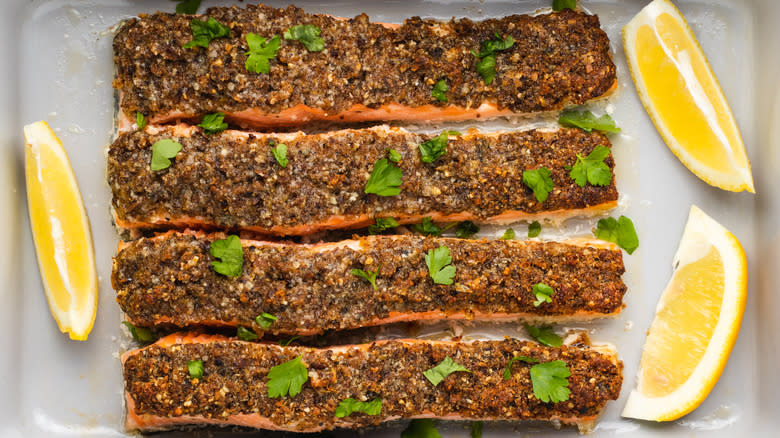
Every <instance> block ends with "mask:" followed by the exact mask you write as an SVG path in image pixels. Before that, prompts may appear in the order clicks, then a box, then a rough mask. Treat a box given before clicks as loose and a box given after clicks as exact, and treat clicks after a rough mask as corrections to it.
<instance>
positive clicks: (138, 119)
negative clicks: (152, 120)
mask: <svg viewBox="0 0 780 438" xmlns="http://www.w3.org/2000/svg"><path fill="white" fill-rule="evenodd" d="M135 125H136V126H137V127H138V130H139V131H143V130H144V128H146V117H144V115H143V114H142V113H140V112H138V111H136V113H135Z"/></svg>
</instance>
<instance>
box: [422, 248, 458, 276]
mask: <svg viewBox="0 0 780 438" xmlns="http://www.w3.org/2000/svg"><path fill="white" fill-rule="evenodd" d="M451 263H452V256H450V249H449V248H447V247H446V246H440V247H438V248H436V249H431V250H428V254H426V255H425V264H426V265H428V273H429V274H430V276H431V278H432V279H433V282H434V283H436V284H452V279H453V278H455V266H452V265H451Z"/></svg>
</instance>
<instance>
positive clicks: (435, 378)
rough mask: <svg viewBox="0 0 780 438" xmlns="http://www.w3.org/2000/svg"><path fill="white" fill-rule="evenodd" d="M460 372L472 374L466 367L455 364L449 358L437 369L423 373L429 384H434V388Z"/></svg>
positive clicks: (437, 366)
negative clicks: (451, 375)
mask: <svg viewBox="0 0 780 438" xmlns="http://www.w3.org/2000/svg"><path fill="white" fill-rule="evenodd" d="M458 371H464V372H467V373H470V372H471V371H469V370H468V369H467V368H466V367H464V366H463V365H461V364H459V363H457V362H455V361H454V360H452V358H451V357H449V356H447V357H445V358H444V360H443V361H441V362H439V364H438V365H436V366H435V367H433V368H431V369H429V370H426V371H423V375H424V376H425V378H426V379H428V381H429V382H431V383H433V386H438V385H439V383H441V381H442V380H444V379H446V378H447V376H449V375H450V374H452V373H454V372H458Z"/></svg>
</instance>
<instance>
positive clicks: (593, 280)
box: [111, 232, 626, 335]
mask: <svg viewBox="0 0 780 438" xmlns="http://www.w3.org/2000/svg"><path fill="white" fill-rule="evenodd" d="M220 237H224V236H220V235H211V236H204V235H202V234H197V233H195V234H181V233H173V232H169V233H167V234H164V235H159V236H157V237H154V238H142V239H139V240H136V241H134V242H132V243H129V244H126V245H123V248H122V249H121V250H120V251H119V253H118V254H117V256H116V258H115V259H114V268H113V274H112V277H111V280H112V284H113V286H114V288H115V289H116V291H117V301H118V302H119V305H120V307H121V308H122V310H123V311H124V312H125V314H126V315H127V318H128V320H129V321H131V322H132V323H133V324H135V325H140V326H146V327H152V326H159V325H162V326H177V327H186V326H202V325H206V326H209V325H211V326H214V325H216V326H225V327H236V326H244V327H248V328H251V329H253V330H255V331H256V332H257V333H262V332H263V329H262V328H261V327H260V326H259V325H258V324H257V322H255V318H256V317H257V316H258V315H260V314H262V313H269V314H271V315H274V316H275V317H276V318H277V320H276V321H275V322H274V323H273V325H272V326H271V328H270V330H271V331H272V332H274V333H277V334H278V333H284V334H297V335H313V334H319V333H322V332H324V331H326V330H348V329H354V328H360V327H366V326H374V325H380V324H387V323H393V322H400V321H426V322H431V321H436V320H441V319H463V318H468V319H477V320H490V321H496V320H501V319H517V318H525V319H527V320H541V321H556V322H560V321H561V320H575V319H576V320H582V319H591V318H595V317H604V316H613V315H616V314H617V313H619V312H620V310H621V308H622V306H623V304H622V300H623V295H624V294H625V291H626V286H625V284H623V282H622V280H621V275H622V274H623V272H624V268H623V258H622V252H621V251H620V249H619V248H617V247H616V246H615V245H614V244H611V243H608V242H601V241H586V240H582V241H576V240H572V241H569V242H565V243H558V242H539V241H517V240H515V241H505V240H493V241H488V240H468V239H456V238H443V237H442V238H434V237H428V238H426V237H420V236H410V235H404V236H370V237H364V238H359V239H356V240H347V241H341V242H336V243H319V244H314V245H301V244H289V243H269V242H260V241H252V240H244V241H242V247H243V251H244V265H243V273H242V274H241V276H240V277H237V278H229V277H226V276H224V275H221V274H217V273H216V272H215V271H214V269H213V268H212V266H211V262H212V261H214V260H217V259H215V258H214V257H212V256H211V255H210V253H209V245H210V243H211V242H213V241H214V240H216V239H218V238H220ZM441 246H446V247H447V248H448V249H449V251H450V254H451V257H452V265H453V266H455V268H456V275H455V279H454V283H453V284H452V285H443V284H434V282H433V281H432V280H431V277H430V275H429V272H428V267H427V265H426V262H425V259H424V258H425V254H426V253H427V252H428V251H429V250H431V249H434V248H439V247H441ZM353 269H361V270H364V271H367V272H368V271H371V272H374V271H377V270H378V275H377V277H376V286H377V287H376V289H375V288H374V287H373V286H372V285H371V283H369V282H368V281H367V280H365V279H363V278H361V277H358V276H355V275H352V274H351V273H350V272H351V271H352V270H353ZM537 283H545V284H547V285H548V286H550V287H552V288H553V289H554V290H555V291H556V292H555V294H554V295H553V296H552V302H551V303H544V304H543V305H539V306H534V304H533V303H534V301H535V299H536V297H535V296H534V294H533V293H532V288H533V286H534V285H535V284H537Z"/></svg>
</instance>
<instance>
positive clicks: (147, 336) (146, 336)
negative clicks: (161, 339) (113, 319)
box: [122, 321, 157, 344]
mask: <svg viewBox="0 0 780 438" xmlns="http://www.w3.org/2000/svg"><path fill="white" fill-rule="evenodd" d="M122 324H124V325H125V327H127V329H128V330H129V331H130V336H132V337H133V339H135V340H136V341H138V342H143V343H145V344H148V343H150V342H154V341H156V340H157V336H155V335H154V333H152V331H151V330H149V329H148V328H146V327H136V326H134V325H133V324H132V323H129V322H127V321H122Z"/></svg>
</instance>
